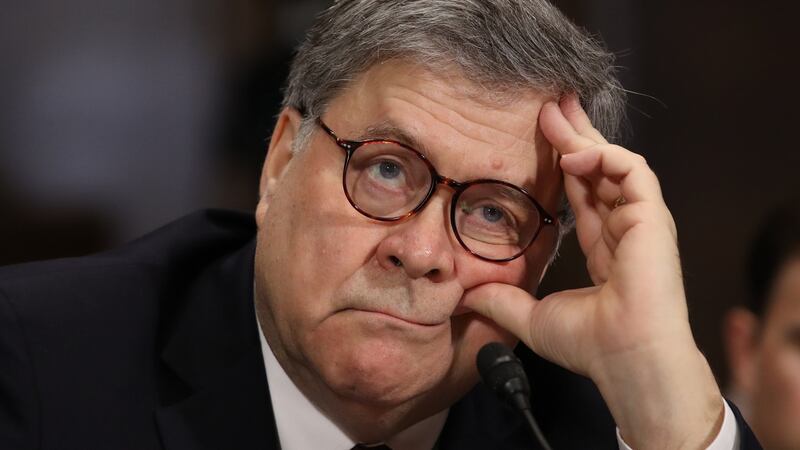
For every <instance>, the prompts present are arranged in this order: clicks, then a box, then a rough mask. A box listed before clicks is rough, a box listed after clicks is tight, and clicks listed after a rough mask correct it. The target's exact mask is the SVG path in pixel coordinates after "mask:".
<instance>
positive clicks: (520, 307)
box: [461, 283, 538, 347]
mask: <svg viewBox="0 0 800 450" xmlns="http://www.w3.org/2000/svg"><path fill="white" fill-rule="evenodd" d="M537 303H538V300H536V299H535V298H533V297H532V296H531V295H530V294H528V293H527V292H525V291H524V290H522V289H520V288H518V287H516V286H511V285H508V284H502V283H488V284H483V285H480V286H478V287H476V288H474V289H470V290H469V291H467V292H466V293H465V294H464V296H463V298H462V300H461V304H462V305H463V306H465V307H467V308H469V309H471V310H473V311H475V312H477V313H478V314H480V315H482V316H485V317H488V318H489V319H491V320H492V321H494V322H495V323H496V324H498V325H500V326H501V327H503V328H505V329H506V330H508V331H510V332H511V333H512V334H514V336H516V337H517V338H518V339H520V340H521V341H522V342H524V343H525V345H527V346H528V347H531V344H532V340H531V335H530V331H531V330H530V328H531V327H530V323H531V318H532V317H533V310H534V308H535V307H536V304H537Z"/></svg>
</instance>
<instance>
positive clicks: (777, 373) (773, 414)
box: [751, 258, 800, 449]
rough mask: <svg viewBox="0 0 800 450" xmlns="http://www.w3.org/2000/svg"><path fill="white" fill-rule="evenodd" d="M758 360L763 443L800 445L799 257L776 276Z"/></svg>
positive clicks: (757, 410) (758, 424)
mask: <svg viewBox="0 0 800 450" xmlns="http://www.w3.org/2000/svg"><path fill="white" fill-rule="evenodd" d="M769 305H770V306H769V308H768V311H767V315H766V317H765V318H764V324H763V329H762V334H761V336H760V343H759V349H758V356H757V360H756V367H757V368H756V371H755V382H754V383H753V392H752V394H751V395H752V409H753V411H752V413H753V417H752V424H753V427H754V429H755V430H756V432H757V434H758V437H759V439H760V440H761V441H762V444H763V445H764V448H769V449H797V448H800V427H798V424H800V258H796V259H794V260H792V261H791V262H790V263H788V264H787V265H786V266H784V268H783V269H782V270H781V272H780V273H779V274H778V277H777V278H776V280H775V284H774V288H773V292H772V296H771V298H770V302H769Z"/></svg>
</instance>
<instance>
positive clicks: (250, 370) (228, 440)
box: [156, 242, 279, 450]
mask: <svg viewBox="0 0 800 450" xmlns="http://www.w3.org/2000/svg"><path fill="white" fill-rule="evenodd" d="M254 252H255V243H254V242H250V243H249V244H248V245H246V246H244V247H243V248H242V249H240V250H239V251H237V252H236V253H233V254H231V255H228V256H226V257H223V258H221V259H219V260H218V261H216V262H215V263H214V264H212V265H209V266H208V267H207V268H205V269H204V270H203V271H202V272H199V273H197V274H196V275H191V276H190V278H191V280H190V281H189V282H188V283H184V287H183V288H181V289H176V292H175V301H174V302H172V305H173V307H172V310H171V311H165V312H164V317H165V318H164V320H163V321H162V322H164V323H163V327H164V328H163V329H164V335H165V342H166V344H165V345H164V350H163V352H162V360H163V362H164V364H165V367H164V371H163V373H164V376H163V377H162V382H161V386H160V389H159V397H160V399H161V403H162V407H161V408H159V410H158V411H157V412H156V422H157V423H158V427H159V431H160V433H161V438H162V442H163V445H164V448H165V449H166V450H211V449H230V448H242V449H277V448H278V447H279V445H278V438H277V431H276V429H275V420H274V417H273V414H272V409H271V402H270V398H269V389H268V386H267V377H266V373H265V370H264V361H263V357H262V353H261V346H260V343H259V339H258V329H257V324H256V318H255V311H254V306H253V288H252V286H253V255H254Z"/></svg>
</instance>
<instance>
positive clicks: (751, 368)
mask: <svg viewBox="0 0 800 450" xmlns="http://www.w3.org/2000/svg"><path fill="white" fill-rule="evenodd" d="M747 268H748V281H749V282H750V296H749V302H748V303H747V304H746V305H745V306H744V307H736V308H733V309H731V311H730V312H729V313H728V315H727V317H726V321H725V334H724V337H725V346H726V348H727V352H728V361H729V366H730V371H731V372H730V373H731V397H732V398H734V399H735V400H736V401H737V402H739V403H740V404H741V406H742V411H743V412H744V414H745V416H746V417H747V418H748V420H749V421H750V423H752V424H753V430H754V431H755V432H756V434H757V435H758V437H759V439H760V440H761V442H763V443H764V445H765V446H766V447H767V448H770V449H794V448H800V431H799V430H798V428H797V424H798V423H800V377H798V364H800V210H799V209H798V203H797V202H796V201H795V202H794V203H788V204H786V205H784V206H783V207H781V208H779V209H776V210H775V211H773V212H772V213H771V214H770V215H769V216H768V217H767V218H766V220H764V223H763V224H762V225H761V227H760V228H759V230H758V234H757V236H756V239H755V241H754V242H753V245H752V248H751V251H750V257H749V260H748V264H747Z"/></svg>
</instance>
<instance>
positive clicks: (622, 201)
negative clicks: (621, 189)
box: [614, 195, 628, 208]
mask: <svg viewBox="0 0 800 450" xmlns="http://www.w3.org/2000/svg"><path fill="white" fill-rule="evenodd" d="M627 202H628V200H626V199H625V196H624V195H620V196H619V197H617V199H616V200H614V208H618V207H620V206H622V205H624V204H625V203H627Z"/></svg>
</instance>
